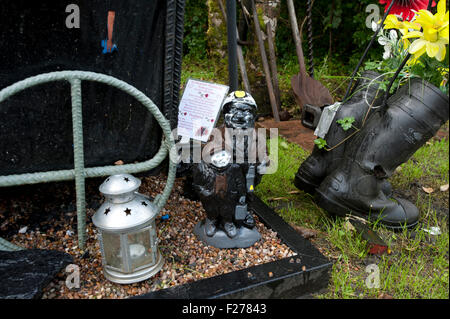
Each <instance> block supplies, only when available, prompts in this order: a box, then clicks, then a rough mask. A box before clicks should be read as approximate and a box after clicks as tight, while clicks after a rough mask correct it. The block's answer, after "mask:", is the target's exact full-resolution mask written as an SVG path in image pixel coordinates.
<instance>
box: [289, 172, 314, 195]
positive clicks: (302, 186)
mask: <svg viewBox="0 0 450 319" xmlns="http://www.w3.org/2000/svg"><path fill="white" fill-rule="evenodd" d="M294 185H295V187H297V188H298V189H299V190H301V191H304V192H305V193H308V194H311V195H314V193H315V192H316V188H317V187H319V185H316V184H314V183H311V182H310V181H308V180H306V179H304V178H303V177H301V176H300V175H298V174H295V178H294Z"/></svg>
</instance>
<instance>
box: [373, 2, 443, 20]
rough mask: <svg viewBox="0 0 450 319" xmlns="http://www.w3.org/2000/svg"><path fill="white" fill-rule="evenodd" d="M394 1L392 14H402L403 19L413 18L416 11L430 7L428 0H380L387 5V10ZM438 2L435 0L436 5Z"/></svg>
mask: <svg viewBox="0 0 450 319" xmlns="http://www.w3.org/2000/svg"><path fill="white" fill-rule="evenodd" d="M392 1H394V2H395V3H394V5H393V6H392V9H391V11H390V12H389V13H390V14H395V15H398V16H401V17H402V19H403V20H408V21H409V20H411V19H412V18H413V17H414V14H415V13H414V12H413V11H412V10H415V11H419V10H422V9H424V10H426V9H427V8H428V0H380V4H384V5H385V9H384V11H385V12H386V11H387V9H388V8H389V6H390V4H391V2H392ZM443 1H445V0H443ZM435 5H436V2H434V1H433V4H432V6H433V7H434V6H435Z"/></svg>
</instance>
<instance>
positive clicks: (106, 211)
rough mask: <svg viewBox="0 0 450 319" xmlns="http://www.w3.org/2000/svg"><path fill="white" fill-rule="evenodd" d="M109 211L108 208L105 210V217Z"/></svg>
mask: <svg viewBox="0 0 450 319" xmlns="http://www.w3.org/2000/svg"><path fill="white" fill-rule="evenodd" d="M110 211H111V209H109V207H108V208H107V209H105V215H108V213H109V212H110Z"/></svg>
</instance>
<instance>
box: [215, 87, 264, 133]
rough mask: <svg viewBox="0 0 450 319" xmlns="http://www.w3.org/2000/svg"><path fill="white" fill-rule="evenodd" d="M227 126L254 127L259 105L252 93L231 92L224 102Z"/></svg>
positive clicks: (223, 107)
mask: <svg viewBox="0 0 450 319" xmlns="http://www.w3.org/2000/svg"><path fill="white" fill-rule="evenodd" d="M222 109H223V113H224V119H225V126H226V127H229V128H241V129H246V128H253V127H254V126H255V121H256V110H257V105H256V102H255V100H254V99H253V97H252V96H251V95H250V93H247V92H244V91H234V92H231V93H230V94H229V95H228V96H227V97H226V98H225V100H224V102H223V106H222Z"/></svg>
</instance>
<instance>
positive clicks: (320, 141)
mask: <svg viewBox="0 0 450 319" xmlns="http://www.w3.org/2000/svg"><path fill="white" fill-rule="evenodd" d="M314 144H316V145H317V147H318V148H319V149H322V148H324V147H325V146H327V141H325V140H324V139H323V138H320V137H319V138H317V139H315V140H314Z"/></svg>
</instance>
